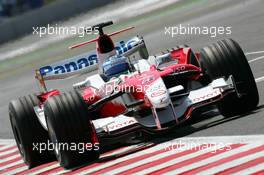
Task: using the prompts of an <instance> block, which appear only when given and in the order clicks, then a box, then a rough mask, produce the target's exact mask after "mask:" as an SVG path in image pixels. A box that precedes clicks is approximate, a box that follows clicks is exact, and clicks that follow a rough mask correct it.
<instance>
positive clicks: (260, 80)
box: [255, 76, 264, 83]
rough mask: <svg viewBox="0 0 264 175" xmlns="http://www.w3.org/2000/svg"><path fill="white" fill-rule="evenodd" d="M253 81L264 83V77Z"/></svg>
mask: <svg viewBox="0 0 264 175" xmlns="http://www.w3.org/2000/svg"><path fill="white" fill-rule="evenodd" d="M255 81H256V82H257V83H259V82H262V81H264V76H263V77H259V78H256V79H255Z"/></svg>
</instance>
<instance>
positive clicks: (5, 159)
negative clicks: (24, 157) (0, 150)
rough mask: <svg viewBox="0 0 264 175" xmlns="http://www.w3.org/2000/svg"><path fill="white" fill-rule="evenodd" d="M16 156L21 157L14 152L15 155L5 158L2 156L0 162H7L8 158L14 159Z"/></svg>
mask: <svg viewBox="0 0 264 175" xmlns="http://www.w3.org/2000/svg"><path fill="white" fill-rule="evenodd" d="M18 157H21V156H20V154H15V155H13V156H10V157H7V158H4V159H1V160H0V163H3V162H7V161H9V160H12V159H16V158H18Z"/></svg>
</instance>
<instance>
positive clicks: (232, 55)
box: [200, 39, 259, 117]
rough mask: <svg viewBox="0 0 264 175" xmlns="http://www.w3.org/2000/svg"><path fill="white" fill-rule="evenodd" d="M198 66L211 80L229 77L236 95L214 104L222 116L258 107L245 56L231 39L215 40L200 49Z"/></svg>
mask: <svg viewBox="0 0 264 175" xmlns="http://www.w3.org/2000/svg"><path fill="white" fill-rule="evenodd" d="M200 61H201V65H202V68H203V70H204V71H205V73H206V74H208V75H209V76H210V78H211V79H215V78H219V77H223V76H224V77H225V78H227V77H228V76H230V75H233V77H234V80H235V84H236V87H237V90H238V92H239V93H240V94H241V95H242V96H241V97H238V96H237V95H236V94H232V95H229V96H226V98H224V99H223V100H222V101H221V102H220V103H219V105H218V109H219V112H220V113H221V114H222V115H223V116H225V117H232V116H235V115H240V114H243V113H247V112H249V111H251V110H253V109H254V108H256V106H257V105H258V102H259V94H258V90H257V86H256V82H255V79H254V76H253V73H252V71H251V69H250V66H249V64H248V61H247V59H246V56H245V54H244V52H243V50H242V49H241V47H240V46H239V44H238V43H237V42H235V41H234V40H232V39H225V40H221V41H218V42H217V43H214V44H211V45H209V46H207V47H204V48H203V49H202V50H201V58H200Z"/></svg>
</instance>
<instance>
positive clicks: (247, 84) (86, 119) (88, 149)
mask: <svg viewBox="0 0 264 175" xmlns="http://www.w3.org/2000/svg"><path fill="white" fill-rule="evenodd" d="M111 24H112V22H107V23H101V24H98V25H96V26H94V27H93V28H94V29H96V30H98V31H99V37H98V38H97V39H95V40H92V41H88V42H85V43H81V44H78V45H75V46H72V47H71V48H75V47H79V46H82V45H85V44H88V43H91V42H97V49H96V51H91V52H88V53H85V54H83V55H80V56H77V57H74V58H70V59H67V60H63V61H60V62H58V63H54V64H52V65H48V66H44V67H42V68H40V69H38V70H36V79H37V80H39V83H40V86H41V87H42V90H41V92H40V93H36V94H34V95H29V96H24V97H20V98H19V99H18V100H14V101H12V102H10V104H9V115H10V121H11V125H12V129H13V133H14V136H15V140H16V142H17V145H18V148H19V150H20V153H21V155H22V157H23V158H24V161H25V163H26V164H27V165H28V166H29V167H30V168H31V167H34V166H37V165H40V164H42V163H45V162H49V161H52V160H53V159H55V157H56V158H57V160H58V161H59V163H60V164H61V166H63V167H64V168H72V167H75V166H79V165H82V164H84V163H87V162H91V161H95V160H97V159H98V158H99V156H100V153H101V152H102V150H103V149H104V148H105V147H108V146H110V145H116V144H120V143H134V142H135V141H140V140H144V138H145V137H146V136H147V135H149V134H156V133H159V132H163V131H166V130H168V129H171V128H173V127H175V126H177V125H179V124H181V123H183V122H185V121H186V120H188V119H190V118H191V117H192V116H193V114H194V112H195V114H196V115H197V111H206V110H209V109H211V108H209V107H210V106H212V105H216V106H217V107H218V109H219V111H220V113H221V114H222V115H223V116H226V117H230V116H234V115H239V114H243V113H246V112H248V111H250V110H253V109H254V108H255V107H256V106H257V105H258V101H259V95H258V91H257V87H256V83H255V80H254V77H253V75H252V72H251V69H250V67H249V65H248V62H247V60H246V57H245V55H244V53H243V51H242V49H241V48H240V46H239V45H238V44H237V43H236V42H235V41H234V40H232V39H226V40H221V41H218V42H216V43H214V44H212V45H209V46H206V47H204V48H203V49H201V51H200V52H199V53H194V52H193V51H192V49H191V48H190V47H188V46H186V45H183V46H177V47H175V48H172V49H169V50H167V51H166V52H165V53H162V54H160V55H155V56H149V54H148V51H147V48H146V45H145V43H144V39H143V38H142V37H140V36H136V37H134V38H132V39H130V40H129V41H127V42H124V41H121V42H119V43H117V44H116V45H114V44H113V41H112V39H111V38H110V37H111V36H113V35H115V34H118V33H120V32H123V31H127V30H129V29H131V28H128V29H124V30H121V31H118V32H115V33H112V34H109V35H107V34H105V33H104V32H103V27H105V26H107V25H111ZM98 64H99V67H100V68H99V74H95V75H92V76H90V77H88V78H87V79H85V80H84V81H82V82H79V83H76V84H74V85H73V87H74V89H73V90H72V91H70V92H60V91H59V90H48V89H47V87H46V83H45V81H46V80H51V79H61V78H68V77H71V76H74V75H79V74H84V73H87V72H91V71H93V70H95V69H96V68H97V66H98ZM201 117H202V115H201ZM45 144H46V145H45ZM48 146H50V147H48ZM81 146H82V148H85V149H82V151H80V147H81ZM41 147H42V149H41ZM44 148H45V149H44ZM40 149H41V151H40ZM54 155H55V156H54Z"/></svg>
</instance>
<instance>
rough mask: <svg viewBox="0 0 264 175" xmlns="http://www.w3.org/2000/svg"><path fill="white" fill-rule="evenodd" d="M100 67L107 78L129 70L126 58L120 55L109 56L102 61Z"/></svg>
mask: <svg viewBox="0 0 264 175" xmlns="http://www.w3.org/2000/svg"><path fill="white" fill-rule="evenodd" d="M102 67H103V73H104V75H105V76H106V77H107V78H108V79H110V78H112V77H118V76H119V75H121V74H127V73H128V72H129V63H128V58H127V57H124V56H121V55H115V56H112V57H109V58H107V59H106V60H105V61H104V63H103V66H102Z"/></svg>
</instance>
